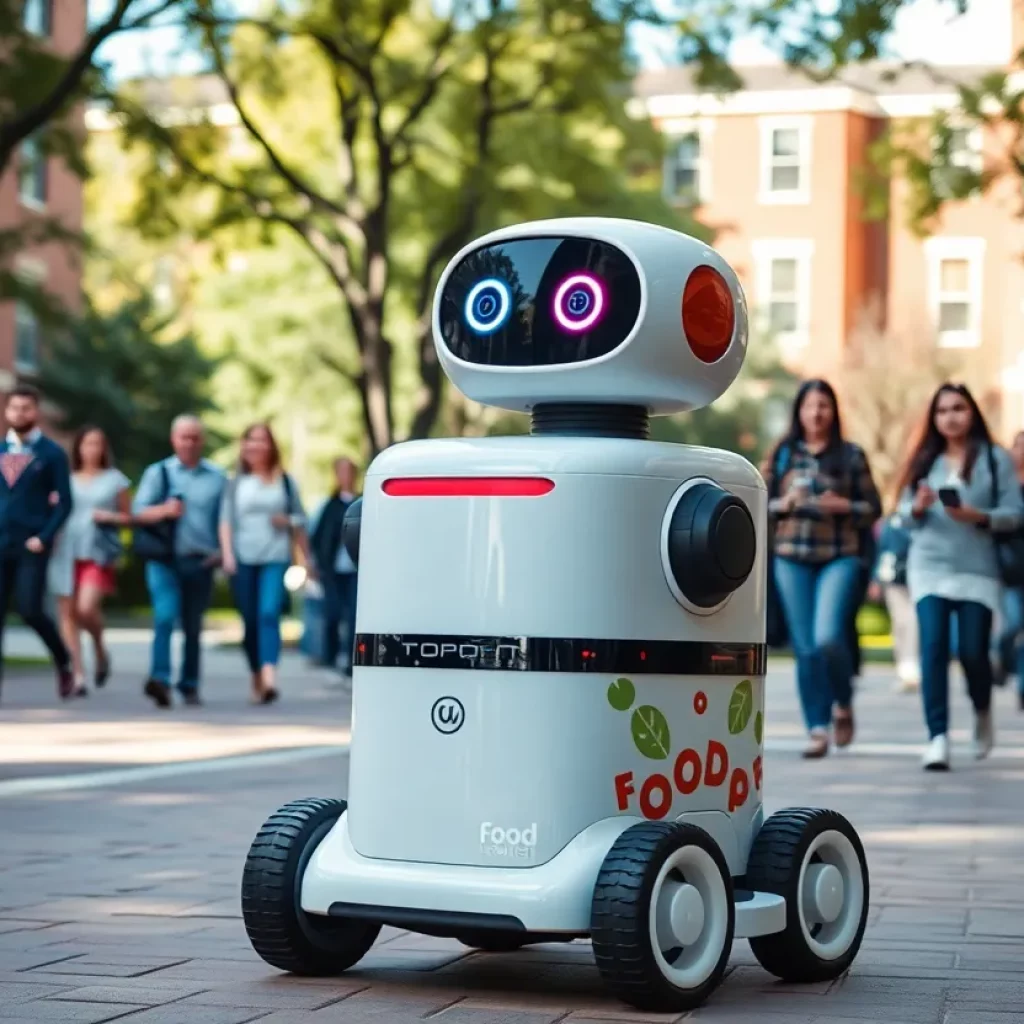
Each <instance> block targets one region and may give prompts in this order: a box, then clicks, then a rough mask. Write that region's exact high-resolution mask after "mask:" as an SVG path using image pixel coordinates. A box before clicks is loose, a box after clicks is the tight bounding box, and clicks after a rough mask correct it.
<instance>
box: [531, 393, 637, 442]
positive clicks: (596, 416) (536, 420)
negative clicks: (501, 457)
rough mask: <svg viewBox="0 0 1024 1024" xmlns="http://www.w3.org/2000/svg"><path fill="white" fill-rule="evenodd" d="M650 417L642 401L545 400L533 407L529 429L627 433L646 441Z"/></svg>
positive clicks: (554, 432)
mask: <svg viewBox="0 0 1024 1024" xmlns="http://www.w3.org/2000/svg"><path fill="white" fill-rule="evenodd" d="M650 431H651V421H650V417H649V416H648V414H647V410H646V409H645V408H644V407H643V406H642V405H604V404H602V403H599V402H545V403H542V404H540V405H536V406H534V408H533V414H532V418H531V422H530V433H531V434H532V435H533V436H535V437H536V436H538V435H549V436H550V435H556V436H561V437H628V438H635V439H637V440H641V441H646V440H647V438H648V437H649V436H650Z"/></svg>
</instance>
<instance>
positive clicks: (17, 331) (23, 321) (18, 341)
mask: <svg viewBox="0 0 1024 1024" xmlns="http://www.w3.org/2000/svg"><path fill="white" fill-rule="evenodd" d="M41 338H42V327H41V325H40V323H39V317H37V316H36V314H35V311H34V310H33V309H32V307H31V306H30V305H29V304H28V303H27V302H25V301H24V300H22V299H19V300H18V301H17V302H15V304H14V366H15V369H17V370H20V371H21V372H22V373H34V372H35V371H36V370H38V369H39V350H40V348H41V345H40V341H41Z"/></svg>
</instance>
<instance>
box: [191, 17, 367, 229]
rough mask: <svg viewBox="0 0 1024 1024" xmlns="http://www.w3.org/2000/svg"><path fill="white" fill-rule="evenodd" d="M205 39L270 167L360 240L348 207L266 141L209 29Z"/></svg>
mask: <svg viewBox="0 0 1024 1024" xmlns="http://www.w3.org/2000/svg"><path fill="white" fill-rule="evenodd" d="M207 40H208V42H209V45H210V49H211V51H212V54H213V61H214V66H215V70H216V72H217V77H218V78H219V79H220V80H221V82H223V84H224V88H225V89H227V92H228V97H229V98H230V100H231V103H232V104H233V106H234V108H235V110H236V111H237V113H238V119H239V120H240V121H241V122H242V125H243V127H244V128H245V129H246V131H247V132H248V133H249V134H250V135H251V136H252V138H253V139H254V140H255V141H256V142H257V144H258V145H259V146H260V148H261V149H262V150H263V152H264V153H265V154H266V156H267V159H268V160H269V161H270V163H271V165H272V166H273V168H274V170H275V171H277V173H278V174H279V175H280V176H281V177H282V178H283V179H284V180H285V182H286V183H287V184H288V185H289V186H290V187H291V188H292V189H294V191H295V192H296V193H298V195H300V196H302V197H303V198H304V199H305V200H306V201H307V202H308V204H309V206H310V208H311V209H319V210H320V211H322V212H327V213H330V214H332V215H333V216H334V217H335V218H336V220H337V223H338V226H339V227H340V228H341V229H342V230H343V231H344V232H345V233H346V234H347V235H348V236H349V237H350V238H351V239H352V240H353V241H355V242H357V243H360V242H362V241H364V236H363V231H362V227H361V226H360V224H359V223H358V222H357V221H356V220H355V218H353V217H352V216H351V215H350V213H349V211H348V210H346V209H345V207H343V206H341V205H340V204H338V203H336V202H334V201H333V200H332V199H330V198H328V197H327V196H325V195H323V193H321V192H319V191H318V190H316V189H315V188H313V186H312V185H310V184H309V182H307V181H305V180H304V179H302V178H301V177H299V175H298V174H297V173H296V172H295V171H293V170H292V169H291V168H290V167H288V165H287V164H286V163H285V162H284V160H283V159H282V158H281V156H280V155H279V154H278V152H277V150H276V149H275V148H274V147H273V146H272V145H271V144H270V141H269V140H268V139H267V137H266V136H265V135H264V134H263V133H262V132H261V131H260V129H259V128H258V127H257V126H256V124H255V122H254V121H253V120H252V118H251V117H250V116H249V115H248V113H247V112H246V109H245V107H244V106H243V105H242V100H241V96H240V95H239V90H238V86H237V84H236V83H235V82H234V81H233V80H232V78H231V76H230V75H229V74H228V70H227V66H226V63H225V61H224V53H223V51H222V49H221V46H220V43H219V42H218V41H217V39H216V38H215V35H214V32H213V31H212V30H210V31H209V33H208V37H207Z"/></svg>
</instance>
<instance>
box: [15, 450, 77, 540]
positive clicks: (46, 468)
mask: <svg viewBox="0 0 1024 1024" xmlns="http://www.w3.org/2000/svg"><path fill="white" fill-rule="evenodd" d="M51 494H56V495H57V498H58V501H57V504H55V505H54V504H52V503H51V502H50V495H51ZM69 515H71V470H70V467H69V466H68V457H67V455H65V454H64V449H63V448H61V446H60V445H59V444H57V443H56V442H55V441H51V440H50V439H49V438H48V437H38V438H37V439H36V440H35V441H34V442H31V443H30V444H29V446H28V448H27V450H25V451H23V452H18V453H16V452H12V451H11V448H10V445H8V443H7V441H6V439H4V440H3V442H2V443H0V551H2V552H6V553H14V552H19V551H21V550H22V548H24V546H25V541H27V540H28V539H29V538H30V537H38V538H39V539H40V540H41V541H42V542H43V544H44V545H45V546H46V547H47V548H51V547H52V546H53V541H54V538H55V537H56V536H57V532H58V531H59V530H60V528H61V527H62V526H63V525H64V523H65V521H66V520H67V518H68V516H69Z"/></svg>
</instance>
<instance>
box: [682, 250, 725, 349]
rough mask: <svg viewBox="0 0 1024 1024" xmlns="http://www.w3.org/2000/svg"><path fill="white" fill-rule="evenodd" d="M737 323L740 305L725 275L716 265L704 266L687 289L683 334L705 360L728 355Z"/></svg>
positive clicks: (690, 281) (691, 278)
mask: <svg viewBox="0 0 1024 1024" xmlns="http://www.w3.org/2000/svg"><path fill="white" fill-rule="evenodd" d="M735 326H736V305H735V303H734V302H733V298H732V292H730V291H729V286H728V285H727V284H726V283H725V278H724V277H722V275H721V274H720V273H719V272H718V271H717V270H715V269H714V268H713V267H708V266H700V267H697V269H696V270H694V271H693V273H692V274H690V276H689V278H688V279H687V281H686V287H685V288H684V289H683V334H684V335H685V336H686V341H687V343H688V344H689V346H690V351H691V352H693V354H694V355H695V356H696V357H697V358H698V359H699V360H700V361H701V362H702V363H716V362H718V360H719V359H721V358H722V356H724V355H725V350H726V349H727V348H728V347H729V342H731V341H732V332H733V329H734V328H735Z"/></svg>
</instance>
